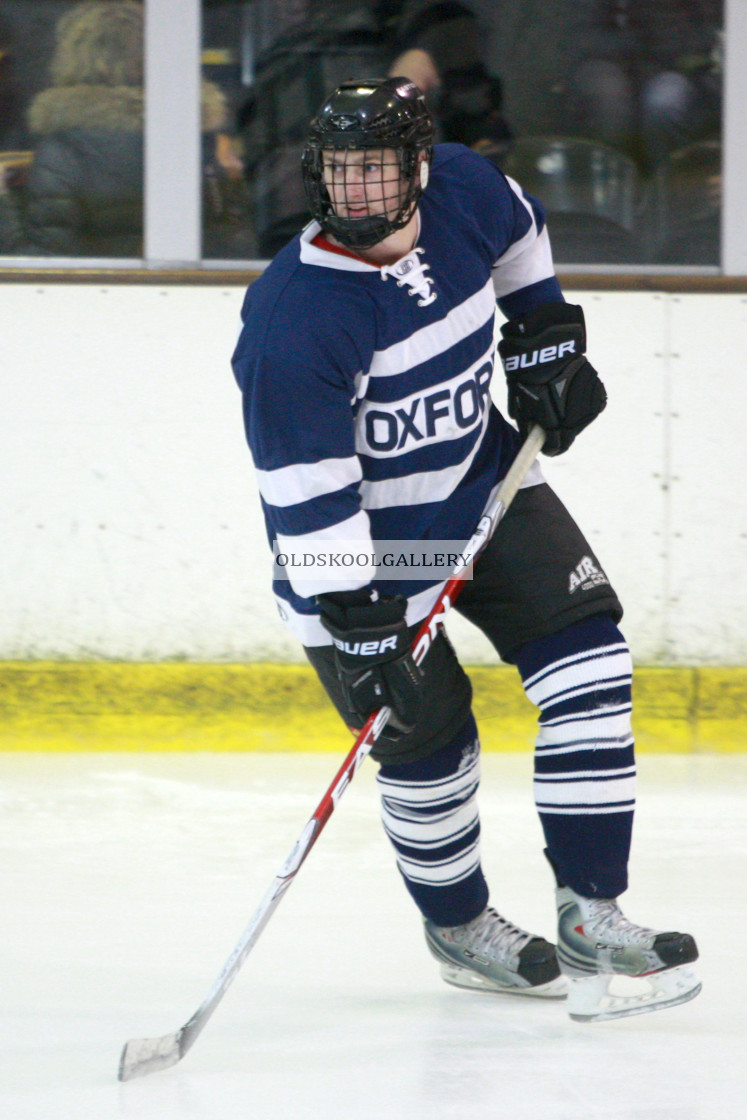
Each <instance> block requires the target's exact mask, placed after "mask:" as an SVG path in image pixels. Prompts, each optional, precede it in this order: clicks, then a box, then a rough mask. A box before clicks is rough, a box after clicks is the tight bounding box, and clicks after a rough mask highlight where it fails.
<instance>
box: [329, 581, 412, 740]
mask: <svg viewBox="0 0 747 1120" xmlns="http://www.w3.org/2000/svg"><path fill="white" fill-rule="evenodd" d="M317 602H318V603H319V606H320V607H321V622H322V625H323V626H324V628H325V630H327V631H328V633H329V634H330V635H331V636H332V641H333V643H334V647H335V667H336V669H337V676H338V679H339V681H340V687H341V688H342V693H343V698H344V702H345V706H346V708H348V709H349V711H350V712H351V713H353V714H355V716H356V719H357V720H358V721H359V723H360V725H361V726H362V725H363V724H364V723H365V721H366V719H367V718H368V717H369V716H370V715H371V713H372V712H375V711H377V709H379V708H383V707H384V706H385V705H386V706H387V707H389V708H390V709H391V713H392V714H391V716H390V717H389V721H388V723H387V727H388V728H389V729H390V731H391V729H392V728H394V729H395V730H396V731H399V732H405V733H406V732H408V731H412V729H413V728H414V727H415V724H416V723H417V721H418V717H419V715H420V710H421V707H422V703H423V697H422V688H423V674H422V672H421V670H420V669H419V668H418V666H417V665H416V664H415V662H414V661H413V658H412V652H411V649H410V639H409V632H408V628H407V623H406V622H405V610H406V608H407V600H406V599H405V598H404V596H402V595H391V596H387V595H385V596H381V597H380V596H379V595H378V593H377V592H375V591H371V590H370V589H362V590H361V591H341V592H333V593H330V594H327V595H318V596H317Z"/></svg>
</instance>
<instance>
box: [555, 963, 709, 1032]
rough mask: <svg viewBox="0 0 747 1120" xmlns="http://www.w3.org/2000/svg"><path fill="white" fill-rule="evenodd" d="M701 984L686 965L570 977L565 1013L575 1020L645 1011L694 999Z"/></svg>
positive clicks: (600, 1018) (588, 1019)
mask: <svg viewBox="0 0 747 1120" xmlns="http://www.w3.org/2000/svg"><path fill="white" fill-rule="evenodd" d="M701 987H702V984H701V982H700V980H699V979H698V977H697V975H696V974H695V972H694V971H693V970H692V968H690V966H689V965H680V966H679V967H678V968H669V969H667V970H666V971H665V972H655V973H652V974H651V975H650V976H617V975H611V974H609V973H602V974H600V975H598V976H588V977H579V978H576V977H570V978H569V991H568V1014H569V1015H570V1017H571V1019H574V1020H575V1021H576V1022H578V1023H597V1022H602V1021H603V1020H605V1019H624V1018H626V1017H627V1016H628V1015H645V1014H646V1013H647V1012H649V1011H661V1010H663V1009H664V1008H665V1007H676V1006H677V1004H680V1003H687V1002H688V1000H691V999H695V997H696V996H697V994H698V992H699V991H700V989H701Z"/></svg>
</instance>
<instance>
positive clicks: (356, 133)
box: [302, 78, 433, 249]
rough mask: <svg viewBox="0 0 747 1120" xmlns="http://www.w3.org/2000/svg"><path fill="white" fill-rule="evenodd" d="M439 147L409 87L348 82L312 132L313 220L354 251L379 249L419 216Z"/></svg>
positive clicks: (309, 191) (308, 159)
mask: <svg viewBox="0 0 747 1120" xmlns="http://www.w3.org/2000/svg"><path fill="white" fill-rule="evenodd" d="M432 145H433V123H432V121H431V117H430V114H429V112H428V110H427V108H426V105H425V98H424V97H423V94H422V93H421V92H420V90H419V89H418V88H417V86H415V85H413V83H412V82H410V81H408V79H406V78H385V79H383V78H380V79H368V80H364V81H358V82H356V81H350V82H344V83H343V84H342V85H341V86H339V87H338V89H336V90H335V92H334V93H333V94H332V95H331V97H330V98H328V100H327V101H326V102H325V103H324V105H323V106H322V108H321V109H320V110H319V112H318V114H317V115H316V117H314V119H313V120H312V121H311V123H310V126H309V136H308V140H307V145H306V149H305V151H304V154H303V160H302V175H303V184H304V189H305V191H306V197H307V199H308V202H309V208H310V210H311V213H312V216H313V217H314V218H316V220H317V221H318V222H319V223H320V225H321V226H322V228H323V229H324V230H326V231H327V232H328V233H331V234H332V235H333V236H334V237H335V238H336V239H337V240H338V241H340V242H341V243H342V244H343V245H347V246H348V247H349V248H353V249H365V248H370V247H371V246H372V245H376V244H378V242H380V241H383V240H384V238H386V237H388V236H389V234H391V233H394V231H395V230H398V229H402V228H403V226H405V225H407V223H408V222H409V220H410V218H411V217H412V215H413V214H414V213H415V208H416V207H417V204H418V201H419V199H420V196H421V195H422V193H423V190H424V187H425V184H426V182H427V178H428V168H429V165H430V160H431V157H432ZM367 151H370V152H371V159H370V160H369V161H367V160H366V152H367Z"/></svg>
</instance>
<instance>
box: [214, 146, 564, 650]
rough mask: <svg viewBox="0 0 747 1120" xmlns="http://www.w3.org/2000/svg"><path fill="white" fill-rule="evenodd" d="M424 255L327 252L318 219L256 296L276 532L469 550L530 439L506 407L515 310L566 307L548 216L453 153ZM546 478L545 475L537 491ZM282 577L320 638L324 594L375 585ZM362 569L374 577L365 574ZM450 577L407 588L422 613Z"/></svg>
mask: <svg viewBox="0 0 747 1120" xmlns="http://www.w3.org/2000/svg"><path fill="white" fill-rule="evenodd" d="M418 215H419V232H418V237H417V241H416V245H415V248H414V249H413V250H412V251H411V252H410V253H408V254H407V256H406V257H403V258H402V259H401V260H400V261H398V262H397V263H396V264H394V265H391V266H385V267H378V266H376V265H373V264H371V263H368V262H366V261H364V260H362V259H361V258H359V257H356V256H354V255H352V254H349V253H346V252H339V251H335V250H334V248H333V247H332V246H331V245H329V243H325V242H324V241H322V243H321V244H320V243H319V241H320V238H319V234H320V233H321V229H320V226H319V225H318V224H317V223H315V222H312V223H310V225H309V226H307V227H306V229H305V230H304V231H303V232H302V233H301V234H300V235H299V236H298V237H296V238H294V240H293V241H291V242H290V244H289V245H287V246H286V247H285V248H284V249H283V250H282V251H281V252H280V253H279V254H278V256H277V257H276V258H275V259H274V261H273V262H272V263H271V264H270V265H269V266H268V268H267V270H266V271H265V272H264V273H263V275H262V276H261V277H260V278H259V279H258V280H257V281H255V283H254V284H252V285H251V287H250V288H249V290H248V292H247V295H246V298H245V300H244V305H243V308H242V324H243V325H242V330H241V334H240V337H239V341H238V344H237V346H236V350H235V353H234V356H233V369H234V373H235V376H236V380H237V382H238V384H239V387H240V388H241V391H242V395H243V408H244V423H245V429H246V435H247V439H248V442H249V446H250V448H251V452H252V456H253V459H254V464H255V467H256V470H257V477H258V481H259V489H260V494H261V500H262V508H263V511H264V516H265V520H266V526H267V533H268V538H269V540H270V542H271V544H272V543H275V542H276V544H277V547H278V548H280V549H281V550H282V551H284V552H290V551H295V552H296V553H299V554H300V553H302V552H303V545H304V540H306V541H309V540H310V539H312V538H313V539H314V540H315V541H318V540H319V539H322V540H330V541H334V542H336V543H338V544H339V542H341V541H343V542H350V545H351V547H353V548H354V549H355V550H357V551H358V552H360V551H361V550H365V549H366V548H368V549H369V550H370V548H371V541H372V539H373V540H411V541H421V540H444V541H445V540H467V539H469V537H471V535H472V532H473V531H474V528H475V525H476V523H477V521H478V519H479V517H480V514H481V513H482V511H483V509H484V507H485V503H486V501H487V498H488V495H489V493H490V490H491V489H492V488H493V486H494V485H495V484H496V482H497V481H499V480H500V479H501V478H502V477H503V475H504V474H505V472H506V469H507V467H508V465H509V463H510V461H511V458H512V457H513V454H514V453H515V451H516V449H517V447H518V443H519V437H518V434H517V433H516V431H515V429H514V428H513V427H511V425H509V424H508V423H507V422H506V420H505V419H504V418H503V417H502V416H501V414H500V412H499V411H498V409H497V408H496V406H495V405H494V404H493V403H492V401H491V396H490V385H491V379H492V376H493V370H494V363H495V360H496V359H495V350H496V341H497V330H498V325H499V316H498V314H497V309H496V300H497V303H498V307H500V310H501V311H502V312H503V314H504V315H505V316H507V317H509V318H511V317H514V316H517V315H521V314H524V313H526V312H527V311H529V310H532V309H533V308H534V307H537V306H538V305H540V304H542V303H545V302H548V301H551V300H558V299H562V298H563V297H562V294H561V291H560V287H559V285H558V282H557V279H556V278H555V275H554V269H553V264H552V256H551V252H550V244H549V240H548V235H547V231H546V229H545V227H544V215H543V212H542V209H541V207H540V206H539V204H538V203H537V202H536V200H534V199H532V198H530V197H529V196H527V195H525V194H524V193H523V192H522V190H521V188H520V187H519V186H518V185H517V184H516V183H514V182H513V181H512V180H510V179H507V178H506V177H505V176H504V175H503V174H502V173H501V171H500V170H499V169H498V168H497V167H496V166H495V165H494V164H492V163H490V162H489V161H488V160H486V159H484V158H483V157H481V156H478V155H476V154H475V153H474V152H472V151H470V150H469V149H467V148H464V147H462V146H461V145H458V144H442V145H437V146H436V149H435V154H434V159H433V165H432V169H431V176H430V180H429V183H428V186H427V189H426V190H425V192H424V194H423V196H422V198H421V200H420V203H419V206H418ZM539 480H541V474H540V473H539V468H534V473H533V474H530V476H529V477H528V479H527V484H532V483H536V482H537V481H539ZM375 574H376V573H375V569H374V568H372V569H371V571H370V573H368V575H367V578H364V579H361V578H357V579H355V580H351V579H347V580H346V579H345V573H344V572H342V573H341V578H340V580H339V582H338V583H331V582H329V579H326V580H325V582H324V584H323V585H320V586H318V587H315V586H314V585H313V582H311V583H310V582H309V575H308V573H305V577H304V579H303V580H297V579H295V578H294V577H292V578H291V580H290V581H289V580H276V581H275V582H274V585H273V587H274V591H275V595H276V597H277V600H278V607H279V609H280V613H281V617H283V618H284V619H285V620H286V621H287V622H288V624H289V625H290V626H291V629H293V631H294V632H295V633H296V634H297V635H298V637H300V639H301V640H302V642H303V643H304V644H305V645H326V644H328V643H329V641H330V638H329V635H328V634H327V632H326V631H325V630H324V629H323V627H322V626H321V624H320V622H319V618H318V608H317V606H316V603H315V600H314V597H313V596H314V594H315V593H319V592H322V591H333V590H349V589H353V588H356V587H361V586H365V585H366V583H367V582H369V581H372V582H373V583H374V585H375V584H376V580H375ZM358 575H359V576H360V573H358ZM442 586H443V581H439V580H438V579H436V580H434V581H433V582H432V583H430V584H428V583H424V582H422V581H420V582H415V581H410V582H407V583H406V582H400V583H398V582H396V581H392V580H388V581H387V582H386V584H385V585H383V588H382V589H383V590H384V591H385V592H386V593H388V594H393V593H398V592H399V593H401V594H405V595H406V596H407V598H408V613H407V619H408V622H409V623H411V624H412V623H415V622H418V621H420V620H421V619H422V618H425V617H426V615H427V614H428V612H429V611H430V609H431V607H432V606H433V604H434V602H435V601H436V598H437V596H438V593H439V591H440V589H441V587H442Z"/></svg>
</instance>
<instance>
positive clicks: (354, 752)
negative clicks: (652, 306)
mask: <svg viewBox="0 0 747 1120" xmlns="http://www.w3.org/2000/svg"><path fill="white" fill-rule="evenodd" d="M544 441H545V433H544V432H543V430H542V429H541V428H540V427H539V426H535V427H533V428H532V430H531V431H530V433H529V435H528V436H527V438H526V440H525V441H524V443H523V445H522V447H521V449H520V450H519V453H518V455H517V456H516V458H515V460H514V462H513V463H512V464H511V467H510V469H509V471H508V473H507V474H506V477H505V478H504V479H503V481H502V482H501V483H500V485H499V486H497V487H496V488H495V489H494V490H493V491H492V492H491V495H490V498H489V499H488V504H487V505H486V507H485V512H484V513H483V515H482V517H481V518H480V521H479V523H478V525H477V528H476V529H475V532H474V535H473V536H472V538H471V540H470V541H469V543H468V545H467V547H466V549H465V550H464V553H463V559H462V560H461V561H460V563H459V565H458V566H457V567H456V568H455V569H454V570H453V572H452V574H451V576H450V578H449V579H448V580H447V582H446V584H445V586H444V588H443V590H442V591H441V594H440V595H439V597H438V599H437V600H436V603H435V604H434V606H433V609H432V610H431V613H430V614H429V615H428V617H427V618H426V619H425V621H424V622H423V624H422V625H421V627H420V629H419V630H418V633H417V635H416V637H415V641H414V642H413V647H412V653H413V658H414V660H415V663H416V664H417V665H420V664H421V662H422V661H423V658H424V657H425V656H426V654H427V653H428V650H429V649H430V647H431V644H432V642H433V640H434V638H435V637H436V635H437V633H438V631H439V628H440V627H441V626H442V625H443V621H444V618H445V617H446V612H447V611H448V609H449V607H451V606H452V604H453V603H454V601H455V600H456V598H457V596H458V595H459V592H460V591H461V589H462V586H463V584H464V581H465V579H466V578H467V577H468V575H469V573H470V571H471V569H472V567H473V565H474V563H475V561H476V560H477V558H478V556H479V555H480V553H481V552H482V551H483V549H484V548H485V546H486V545H487V543H488V541H489V540H490V538H491V537H492V535H493V533H494V532H495V528H496V526H497V524H498V522H499V521H500V520H501V518H502V517H503V515H504V514H505V512H506V510H507V509H508V507H509V505H510V504H511V502H512V501H513V499H514V496H515V495H516V492H517V490H518V489H519V487H520V486H521V483H522V482H523V480H524V478H525V477H526V474H527V471H528V470H529V468H530V467H531V466H532V463H533V462H534V460H535V458H536V456H537V454H538V452H539V450H540V448H541V447H542V444H543V443H544ZM389 715H390V709H389V708H386V707H385V708H380V709H379V711H377V712H373V713H372V714H371V715H370V716H369V717H368V719H367V720H366V723H365V725H364V727H363V729H362V731H361V732H360V734H359V735H358V738H357V739H356V741H355V742H354V744H353V746H352V747H351V748H350V751H349V753H348V755H347V757H346V758H345V761H344V762H343V764H342V766H341V767H340V769H339V770H338V771H337V774H336V775H335V777H334V779H333V781H332V783H331V785H330V786H329V788H328V789H327V791H326V793H325V794H324V796H323V797H322V799H321V801H320V802H319V804H318V805H317V807H316V809H315V810H314V813H313V814H312V816H311V818H310V820H309V821H308V823H307V825H306V827H305V828H304V830H303V832H302V833H301V835H300V836H299V838H298V840H297V841H296V843H295V845H294V846H293V849H292V851H291V853H290V855H289V856H288V858H287V859H286V861H285V863H284V864H283V866H282V867H281V868H280V870H279V871H278V873H277V875H276V876H275V878H274V880H273V882H272V885H271V886H270V889H269V890H268V891H267V894H266V895H265V897H264V898H263V899H262V902H261V903H260V905H259V908H258V909H257V911H256V912H255V914H254V917H253V918H252V920H251V921H250V922H249V925H248V926H247V927H246V929H245V930H244V932H243V934H242V935H241V939H240V941H239V943H238V944H237V946H236V948H235V949H234V950H233V952H232V953H231V955H230V957H229V958H228V960H227V961H226V963H225V965H224V966H223V970H222V971H221V973H220V975H219V976H218V978H217V979H216V981H215V983H214V984H213V987H212V988H211V989H210V991H209V992H208V994H207V996H206V997H205V999H204V1001H203V1002H202V1003H201V1004H200V1006H199V1007H198V1009H197V1011H195V1013H194V1015H193V1016H192V1018H191V1019H189V1020H188V1022H186V1023H185V1024H184V1026H183V1027H181V1028H180V1029H179V1030H178V1031H174V1032H173V1033H172V1034H166V1035H163V1036H162V1037H161V1038H134V1039H131V1040H130V1041H129V1042H128V1043H126V1045H125V1047H124V1049H123V1050H122V1056H121V1058H120V1062H119V1080H120V1081H129V1080H130V1079H131V1078H133V1077H141V1076H143V1075H144V1074H147V1073H155V1072H156V1070H159V1069H168V1067H169V1066H173V1065H176V1063H177V1062H178V1061H180V1060H181V1059H182V1058H183V1057H184V1055H185V1054H186V1053H187V1051H188V1050H189V1048H190V1047H191V1046H192V1045H193V1043H194V1041H195V1039H196V1038H197V1036H198V1035H199V1033H200V1031H201V1030H202V1028H203V1027H204V1026H205V1024H206V1023H207V1021H208V1019H209V1018H210V1016H211V1015H212V1014H213V1012H214V1011H215V1009H216V1007H217V1006H218V1004H219V1003H220V1001H221V1000H222V999H223V996H224V995H225V994H226V991H227V990H228V988H229V986H230V984H231V983H232V981H233V979H234V977H235V976H236V973H237V972H238V971H239V969H240V968H241V966H242V964H243V963H244V961H245V960H246V958H247V956H248V955H249V953H250V951H251V949H252V948H253V946H254V945H255V943H256V942H257V940H258V939H259V936H260V934H261V933H262V930H263V929H264V928H265V926H266V925H267V923H268V922H269V920H270V918H271V917H272V915H273V913H274V912H275V909H276V908H277V906H278V904H279V902H280V899H281V898H282V897H283V895H284V894H285V892H286V891H287V890H288V887H289V886H290V885H291V883H292V882H293V879H294V878H295V876H296V875H297V874H298V871H299V870H300V868H301V865H302V864H303V862H304V860H305V859H306V857H307V856H308V854H309V852H310V851H311V849H312V848H313V846H314V844H315V843H316V841H317V840H318V839H319V836H320V834H321V831H322V829H323V828H324V826H325V824H326V823H327V821H328V820H329V818H330V817H331V816H332V813H333V812H334V810H335V808H336V806H337V803H338V801H339V800H340V798H341V797H342V795H343V793H344V792H345V790H346V789H347V787H348V786H349V785H350V782H351V781H352V780H353V778H354V776H355V774H356V772H357V770H358V768H359V766H360V765H361V763H362V762H363V759H364V758H365V757H366V755H367V754H369V752H370V751H371V748H372V747H373V745H374V743H375V741H376V739H377V738H378V736H379V734H380V733H381V730H382V728H383V727H384V725H385V724H386V722H387V720H388V719H389Z"/></svg>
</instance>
